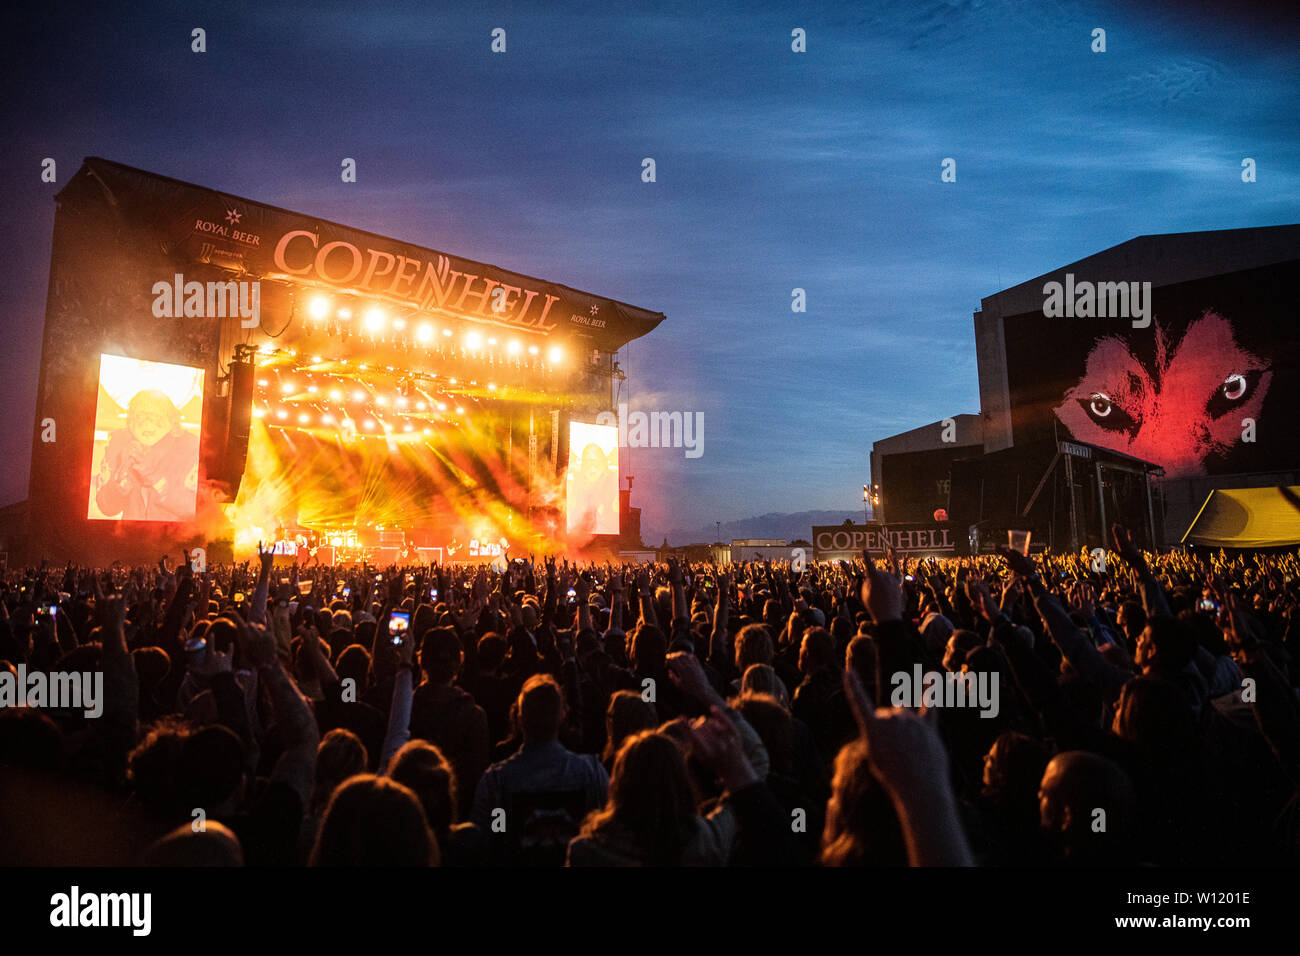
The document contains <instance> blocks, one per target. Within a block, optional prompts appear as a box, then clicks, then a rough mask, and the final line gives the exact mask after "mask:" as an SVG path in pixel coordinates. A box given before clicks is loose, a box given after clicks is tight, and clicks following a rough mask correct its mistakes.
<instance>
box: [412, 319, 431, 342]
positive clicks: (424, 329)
mask: <svg viewBox="0 0 1300 956" xmlns="http://www.w3.org/2000/svg"><path fill="white" fill-rule="evenodd" d="M415 338H416V341H419V342H424V343H428V342H432V341H433V326H432V325H430V324H429V323H428V322H421V323H420V327H419V328H417V329H416V330H415Z"/></svg>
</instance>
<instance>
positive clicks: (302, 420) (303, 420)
mask: <svg viewBox="0 0 1300 956" xmlns="http://www.w3.org/2000/svg"><path fill="white" fill-rule="evenodd" d="M309 421H311V416H310V415H308V414H307V413H306V412H303V413H302V414H301V415H299V416H298V424H299V425H306V424H307V423H308V422H309Z"/></svg>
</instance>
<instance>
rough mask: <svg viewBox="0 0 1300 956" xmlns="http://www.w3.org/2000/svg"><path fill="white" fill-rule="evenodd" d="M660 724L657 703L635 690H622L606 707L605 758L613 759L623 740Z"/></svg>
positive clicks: (611, 698) (610, 699)
mask: <svg viewBox="0 0 1300 956" xmlns="http://www.w3.org/2000/svg"><path fill="white" fill-rule="evenodd" d="M658 725H659V715H658V713H657V711H656V710H655V705H654V704H652V703H650V702H649V701H648V700H643V699H642V698H641V695H640V694H638V693H637V692H636V691H634V690H620V691H619V692H618V693H616V694H614V695H613V696H611V697H610V698H609V706H608V707H606V708H605V751H604V755H603V759H604V760H606V761H608V760H611V759H612V758H613V757H614V756H615V755H617V753H618V749H619V747H621V746H622V744H623V741H624V740H625V739H627V738H628V737H630V736H631V735H632V734H635V733H638V732H640V731H642V730H653V729H654V728H655V727H657V726H658Z"/></svg>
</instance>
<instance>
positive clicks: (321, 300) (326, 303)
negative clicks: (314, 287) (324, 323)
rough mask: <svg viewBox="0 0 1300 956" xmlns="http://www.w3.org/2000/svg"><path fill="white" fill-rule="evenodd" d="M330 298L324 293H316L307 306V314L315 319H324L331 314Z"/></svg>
mask: <svg viewBox="0 0 1300 956" xmlns="http://www.w3.org/2000/svg"><path fill="white" fill-rule="evenodd" d="M329 310H330V300H329V299H327V298H325V296H323V295H314V296H312V298H311V303H310V304H309V305H308V306H307V314H308V315H310V316H311V317H312V318H313V319H323V318H325V316H326V315H328V314H329Z"/></svg>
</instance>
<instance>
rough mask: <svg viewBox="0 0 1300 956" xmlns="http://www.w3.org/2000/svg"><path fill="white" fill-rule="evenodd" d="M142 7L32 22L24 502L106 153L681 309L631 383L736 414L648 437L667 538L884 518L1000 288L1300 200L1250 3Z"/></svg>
mask: <svg viewBox="0 0 1300 956" xmlns="http://www.w3.org/2000/svg"><path fill="white" fill-rule="evenodd" d="M115 6H116V5H108V4H106V5H104V8H103V9H82V8H79V7H76V6H71V5H60V4H53V5H42V6H41V7H40V9H38V10H33V11H31V12H27V13H19V14H18V15H17V19H16V20H15V21H13V22H12V23H10V24H8V25H7V26H6V28H5V30H4V34H5V36H4V41H3V42H4V45H5V47H6V50H5V57H4V70H5V72H6V82H5V90H6V97H5V99H6V103H5V113H6V119H5V121H4V134H5V135H4V140H3V147H0V150H2V154H3V164H4V165H3V172H4V175H3V177H2V178H0V209H3V210H4V217H5V222H4V235H5V238H6V242H5V245H4V249H5V253H4V254H5V257H6V260H7V262H6V267H5V269H4V270H3V273H0V275H2V278H0V321H3V323H4V326H3V328H4V333H5V354H6V356H7V358H8V361H7V362H6V364H5V374H4V375H3V376H0V403H2V404H3V408H4V409H5V412H6V420H5V425H4V428H3V430H0V460H2V461H3V462H4V467H3V471H2V472H0V504H4V503H8V502H11V501H16V500H20V499H22V498H23V497H25V495H26V489H27V477H28V460H29V455H30V445H31V439H32V424H33V420H34V416H35V413H36V409H35V398H36V383H37V371H38V363H39V359H40V344H41V328H42V323H43V318H44V309H45V293H46V284H47V281H48V278H49V255H50V242H51V234H52V228H53V220H54V203H53V200H52V197H53V195H54V194H55V192H57V190H58V189H60V188H62V186H63V185H64V184H65V183H66V182H67V181H68V179H69V178H70V177H71V176H72V175H73V173H74V172H75V171H76V169H77V168H78V166H79V165H80V162H81V160H82V158H83V157H85V156H89V155H97V156H103V157H105V158H107V159H112V160H116V161H119V162H123V163H127V164H129V165H132V166H137V167H140V168H142V169H146V170H149V171H152V172H157V173H160V174H163V175H167V176H172V177H175V178H177V179H182V180H185V181H188V182H193V183H197V184H199V185H203V186H208V187H211V188H214V189H219V190H223V191H226V192H229V193H233V194H235V195H238V196H245V197H248V198H251V199H255V200H259V201H263V202H267V203H271V204H273V205H277V206H282V207H285V208H287V209H291V210H295V211H300V212H304V213H307V214H310V215H314V216H318V217H321V218H326V219H332V220H336V221H338V222H341V223H344V224H346V225H349V226H355V227H358V228H362V229H368V230H371V231H374V232H377V233H381V234H384V235H388V236H392V237H395V238H398V239H402V240H405V241H409V242H413V243H416V244H420V245H425V246H430V247H433V248H436V249H440V250H444V251H447V252H450V253H454V254H457V255H461V256H464V257H467V258H470V259H475V260H479V261H484V262H489V263H493V264H496V265H500V266H502V267H505V268H509V269H514V270H517V271H520V272H523V273H526V274H529V275H535V276H540V277H542V278H545V279H547V280H551V281H555V282H560V283H563V284H566V285H570V286H574V287H576V288H579V289H584V290H588V291H591V292H594V293H597V294H600V295H606V296H609V297H612V298H617V299H621V300H624V301H627V302H631V303H633V304H635V305H639V306H642V307H645V308H649V309H653V310H656V311H661V312H664V313H666V315H667V316H668V318H667V321H665V322H664V323H663V324H662V325H661V326H660V327H659V328H658V329H657V330H656V331H655V332H653V333H652V334H651V335H650V336H648V337H646V338H644V339H640V340H637V341H635V342H633V343H632V344H631V346H630V347H629V348H628V349H626V350H625V351H624V352H623V354H622V355H620V359H621V361H622V364H623V367H624V369H625V370H626V371H627V372H628V373H629V376H630V380H629V382H628V383H627V385H626V386H625V387H624V390H623V398H624V399H625V400H627V401H629V402H630V403H631V405H632V407H633V408H637V409H644V410H647V411H648V410H665V411H673V410H680V411H701V412H703V413H704V421H705V431H704V441H705V444H704V455H703V457H701V458H698V459H687V458H685V456H684V455H683V453H682V451H681V450H661V449H645V450H641V449H632V450H630V451H628V452H627V453H626V454H625V465H624V469H623V473H624V474H625V475H626V474H628V473H631V474H635V475H636V479H637V481H636V493H635V498H634V504H640V505H641V506H643V508H644V514H643V527H644V530H645V538H646V540H647V541H657V540H658V535H659V534H661V533H662V532H663V531H666V530H667V529H670V528H683V527H685V528H699V527H703V526H710V527H711V526H712V522H713V521H714V520H721V521H727V520H731V519H739V518H744V517H747V516H750V515H757V514H762V513H765V512H792V511H802V510H806V509H842V510H843V511H844V512H845V513H846V514H854V513H857V511H858V509H860V506H861V486H862V484H863V482H865V481H866V480H867V454H868V450H869V447H870V444H871V442H872V441H873V440H876V439H879V438H883V437H885V436H888V435H891V434H893V433H896V432H899V431H902V430H905V429H909V428H913V427H916V426H919V425H922V424H925V423H928V422H931V421H935V420H937V419H941V418H944V417H946V416H948V415H953V414H957V413H962V412H977V411H978V410H979V398H978V381H977V377H976V362H975V355H974V334H973V330H972V320H971V313H972V312H973V311H974V310H976V309H978V308H979V302H980V299H981V297H983V296H987V295H991V294H992V293H994V292H996V291H998V290H999V289H1002V288H1005V287H1007V286H1011V285H1014V284H1016V283H1019V282H1022V281H1024V280H1026V279H1029V278H1032V277H1033V276H1036V275H1039V274H1041V273H1043V272H1046V271H1048V270H1050V269H1053V268H1056V267H1058V266H1060V265H1063V264H1065V263H1067V262H1070V261H1073V260H1075V259H1079V258H1081V257H1083V256H1086V255H1089V254H1091V253H1094V252H1096V251H1098V250H1100V249H1103V248H1106V247H1108V246H1111V245H1114V244H1116V243H1119V242H1123V241H1125V240H1127V239H1130V238H1132V237H1134V236H1138V235H1144V234H1152V233H1162V232H1182V231H1191V230H1201V229H1226V228H1238V227H1247V226H1262V225H1275V224H1280V223H1287V222H1296V221H1300V173H1298V172H1297V170H1298V169H1300V68H1298V67H1300V52H1298V51H1300V36H1298V35H1297V31H1296V29H1295V26H1294V22H1288V23H1285V24H1280V25H1279V24H1277V23H1276V22H1271V19H1270V18H1269V17H1265V16H1264V14H1260V18H1259V19H1250V18H1244V19H1240V20H1237V19H1232V20H1225V19H1223V18H1224V17H1226V16H1228V14H1227V13H1225V12H1224V11H1229V10H1231V9H1233V8H1232V7H1231V6H1230V5H1224V6H1223V8H1222V9H1220V8H1219V7H1217V6H1213V5H1205V4H1195V3H1193V4H1184V5H1182V6H1181V7H1171V8H1168V9H1166V8H1164V7H1155V8H1149V7H1145V6H1140V5H1132V4H1121V3H1071V2H1050V0H1048V2H1043V0H1026V2H1019V3H1005V4H1000V3H994V2H986V3H985V2H929V0H921V2H916V3H901V4H888V5H886V4H883V3H882V4H870V5H867V4H857V5H853V6H852V7H849V6H848V5H834V4H828V5H823V4H816V3H804V4H765V3H757V2H743V3H734V4H711V5H710V9H711V10H712V11H713V12H711V13H708V14H707V15H705V14H702V13H701V12H700V8H699V6H698V5H697V4H695V3H682V4H657V5H655V9H656V11H657V12H655V13H653V14H651V13H645V12H637V11H635V10H634V9H632V8H631V7H628V8H623V7H622V6H621V5H613V4H609V3H593V4H568V5H566V11H565V12H553V11H546V12H540V11H538V10H536V9H534V7H535V6H541V5H533V4H501V3H491V2H488V3H466V4H444V3H439V4H435V5H426V4H417V3H410V4H387V5H384V6H385V12H373V11H371V10H370V9H369V7H370V5H368V4H358V3H321V2H311V3H300V4H257V5H252V4H249V5H241V4H238V3H233V4H232V3H223V4H197V3H188V4H149V3H140V4H132V5H131V6H132V8H133V9H131V10H129V11H128V10H125V9H121V10H119V9H113V7H115ZM876 11H880V12H876ZM1188 11H1190V12H1188ZM194 27H203V28H204V29H205V30H206V31H207V52H206V53H204V54H195V53H192V52H191V51H190V31H191V29H193V28H194ZM495 27H503V28H504V29H505V30H506V31H507V52H506V53H505V54H493V53H492V52H491V51H490V43H491V37H490V33H491V31H492V29H493V28H495ZM796 27H799V28H803V29H804V30H806V32H807V52H806V53H802V54H800V53H794V52H792V50H791V30H793V29H794V28H796ZM1094 27H1102V28H1104V29H1105V30H1106V45H1107V51H1106V52H1105V53H1093V52H1092V51H1091V49H1090V44H1091V42H1092V39H1091V32H1092V30H1093V28H1094ZM47 156H49V157H53V158H55V159H56V160H57V162H58V178H59V181H58V183H57V184H56V185H51V184H46V183H42V182H41V181H40V163H41V160H42V159H43V158H44V157H47ZM345 156H346V157H353V158H355V159H356V160H357V171H358V181H357V182H356V183H355V184H345V183H342V182H341V181H340V177H339V168H340V167H339V163H340V161H341V159H342V158H343V157H345ZM645 157H652V158H654V159H655V161H656V164H657V180H658V181H657V182H655V183H651V184H647V183H643V182H642V181H641V161H642V159H643V158H645ZM945 157H953V158H955V159H956V161H957V182H956V183H951V184H946V183H941V182H940V171H941V170H940V163H941V161H942V160H943V159H944V158H945ZM1243 157H1252V158H1254V159H1255V160H1256V162H1257V163H1258V181H1257V182H1256V183H1253V184H1245V183H1243V182H1242V181H1241V176H1240V171H1241V167H1240V164H1241V160H1242V158H1243ZM796 287H798V288H802V289H804V290H806V295H807V312H806V313H803V314H796V313H792V311H791V308H790V303H791V290H792V289H794V288H796ZM1050 360H1051V357H1050V356H1044V361H1050Z"/></svg>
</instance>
